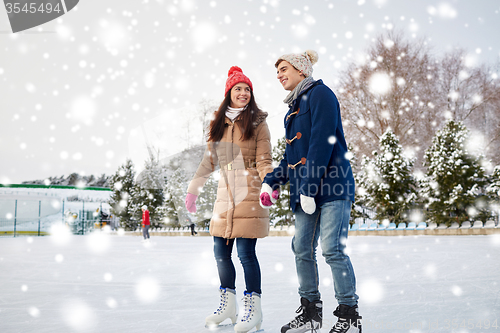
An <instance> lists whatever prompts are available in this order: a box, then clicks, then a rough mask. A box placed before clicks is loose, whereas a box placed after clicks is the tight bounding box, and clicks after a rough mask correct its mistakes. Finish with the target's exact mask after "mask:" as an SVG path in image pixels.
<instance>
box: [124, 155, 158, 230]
mask: <svg viewBox="0 0 500 333" xmlns="http://www.w3.org/2000/svg"><path fill="white" fill-rule="evenodd" d="M165 178H166V174H165V171H164V169H163V167H162V166H161V165H160V163H159V160H158V158H156V157H154V156H153V155H150V157H149V159H148V160H147V161H146V162H145V167H144V170H143V171H142V172H141V173H140V174H139V176H138V177H137V180H136V182H135V184H134V187H133V188H132V191H131V195H132V204H131V205H130V207H129V211H130V213H131V214H132V215H133V217H134V219H135V220H136V223H137V225H138V226H139V225H140V223H141V221H142V210H141V207H142V206H143V205H145V206H147V207H148V210H149V218H150V221H151V227H153V228H158V227H160V226H161V225H162V224H163V217H164V216H163V212H164V209H163V206H164V201H165V197H164V195H163V188H164V187H165V181H166V179H165Z"/></svg>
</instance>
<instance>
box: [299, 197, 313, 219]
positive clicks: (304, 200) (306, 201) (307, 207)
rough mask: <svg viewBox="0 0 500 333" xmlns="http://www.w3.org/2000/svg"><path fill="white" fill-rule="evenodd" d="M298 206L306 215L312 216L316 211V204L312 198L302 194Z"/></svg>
mask: <svg viewBox="0 0 500 333" xmlns="http://www.w3.org/2000/svg"><path fill="white" fill-rule="evenodd" d="M300 206H302V210H303V211H304V213H306V214H309V215H311V214H313V213H314V212H315V211H316V202H315V201H314V198H311V197H307V196H305V195H303V194H301V195H300Z"/></svg>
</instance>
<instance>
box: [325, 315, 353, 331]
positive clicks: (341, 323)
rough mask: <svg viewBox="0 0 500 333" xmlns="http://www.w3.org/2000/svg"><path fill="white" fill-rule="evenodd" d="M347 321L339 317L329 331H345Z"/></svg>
mask: <svg viewBox="0 0 500 333" xmlns="http://www.w3.org/2000/svg"><path fill="white" fill-rule="evenodd" d="M350 326H351V325H350V324H349V322H348V321H347V320H346V319H344V318H339V319H338V321H337V322H336V323H335V325H333V327H332V329H331V330H330V333H344V332H347V331H348V330H349V328H350Z"/></svg>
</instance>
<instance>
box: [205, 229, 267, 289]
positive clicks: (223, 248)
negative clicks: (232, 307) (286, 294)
mask: <svg viewBox="0 0 500 333" xmlns="http://www.w3.org/2000/svg"><path fill="white" fill-rule="evenodd" d="M233 244H234V239H225V238H222V237H214V255H215V260H216V261H217V270H218V271H219V278H220V286H221V288H230V289H236V286H235V283H236V270H235V268H234V265H233V260H232V259H231V253H232V251H233ZM256 245H257V239H256V238H236V249H237V250H238V257H239V258H240V262H241V265H242V266H243V272H244V274H245V285H246V289H247V290H246V292H248V293H252V292H256V293H258V294H261V293H262V291H261V290H260V287H261V275H260V266H259V261H258V260H257V255H256V254H255V246H256Z"/></svg>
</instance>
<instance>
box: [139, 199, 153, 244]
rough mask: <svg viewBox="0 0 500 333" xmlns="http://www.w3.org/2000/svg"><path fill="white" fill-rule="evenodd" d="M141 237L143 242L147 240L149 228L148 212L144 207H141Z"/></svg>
mask: <svg viewBox="0 0 500 333" xmlns="http://www.w3.org/2000/svg"><path fill="white" fill-rule="evenodd" d="M141 208H142V235H143V236H144V240H147V239H149V226H150V225H151V222H150V221H149V210H148V207H147V206H146V205H144V206H142V207H141Z"/></svg>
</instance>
